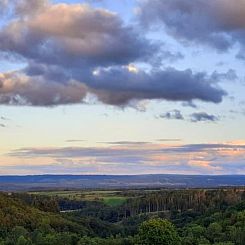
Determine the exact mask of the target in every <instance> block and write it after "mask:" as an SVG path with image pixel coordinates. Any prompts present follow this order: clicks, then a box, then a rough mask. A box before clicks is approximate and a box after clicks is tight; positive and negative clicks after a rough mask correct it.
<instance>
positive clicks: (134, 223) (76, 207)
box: [0, 188, 245, 245]
mask: <svg viewBox="0 0 245 245" xmlns="http://www.w3.org/2000/svg"><path fill="white" fill-rule="evenodd" d="M0 244H1V245H32V244H33V245H34V244H37V245H51V244H52V245H53V244H54V245H70V244H71V245H82V244H86V245H87V244H88V245H90V244H91V245H96V244H98V245H110V244H111V245H114V244H115V245H133V244H135V245H143V244H146V245H147V244H151V245H154V244H163V245H164V244H166V245H178V244H179V245H180V244H181V245H182V244H183V245H211V244H214V245H244V244H245V189H244V188H221V189H180V190H178V189H176V190H171V189H158V190H146V189H142V190H140V189H138V190H114V191H107V190H104V191H101V190H100V191H83V190H81V191H76V192H75V191H66V190H64V191H63V192H56V191H53V192H52V191H51V192H47V191H43V192H26V193H23V192H16V193H4V192H2V193H0Z"/></svg>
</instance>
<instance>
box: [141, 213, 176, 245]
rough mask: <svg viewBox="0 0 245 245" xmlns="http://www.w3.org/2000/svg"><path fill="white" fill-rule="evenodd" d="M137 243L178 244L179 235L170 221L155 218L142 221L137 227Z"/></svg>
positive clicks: (155, 244) (149, 244)
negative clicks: (138, 227)
mask: <svg viewBox="0 0 245 245" xmlns="http://www.w3.org/2000/svg"><path fill="white" fill-rule="evenodd" d="M139 243H140V244H142V245H158V244H159V245H160V244H161V245H178V244H180V237H179V236H178V234H177V232H176V230H175V228H174V226H173V224H172V223H170V222H169V221H167V220H165V219H159V218H156V219H151V220H148V221H145V222H143V223H142V225H141V226H140V229H139Z"/></svg>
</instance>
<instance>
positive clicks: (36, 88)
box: [0, 0, 226, 106]
mask: <svg viewBox="0 0 245 245" xmlns="http://www.w3.org/2000/svg"><path fill="white" fill-rule="evenodd" d="M6 6H8V7H9V10H8V11H7V9H6V10H5V12H6V13H9V11H10V9H11V11H12V18H11V19H10V20H9V21H8V22H7V23H5V25H3V26H2V27H0V53H3V54H5V56H6V57H11V59H19V60H22V61H23V62H25V63H26V64H27V65H26V68H24V69H22V70H19V71H15V72H9V73H1V74H0V103H1V104H5V105H33V106H53V105H59V104H73V103H82V102H83V101H84V100H85V98H86V96H87V95H88V94H93V95H95V97H96V98H97V99H98V100H99V101H101V102H103V103H105V104H110V105H118V106H125V105H127V104H128V103H130V101H132V100H144V99H148V100H151V99H163V100H169V101H187V102H190V101H192V100H194V99H197V100H201V101H206V102H213V103H220V102H221V101H222V99H223V97H224V96H225V95H226V92H225V91H224V90H223V89H222V88H220V87H219V86H218V85H217V83H218V82H219V80H220V77H218V76H213V75H212V74H211V75H208V74H206V73H205V72H199V73H194V72H193V71H191V70H188V69H187V70H177V69H174V68H171V67H167V68H164V69H161V68H156V69H150V70H149V71H144V70H142V69H140V68H137V67H136V66H135V65H133V64H132V63H137V62H141V63H142V62H143V63H145V64H146V65H147V66H150V67H151V64H153V63H154V62H155V60H154V59H155V58H156V59H157V58H159V57H161V59H164V56H168V57H166V58H169V52H166V51H163V50H162V47H161V44H159V43H154V42H153V41H152V40H149V39H147V38H146V37H145V36H144V35H143V32H142V31H139V30H136V28H135V27H134V26H130V25H126V24H125V23H124V22H123V21H122V20H121V19H120V17H119V16H118V15H116V14H115V13H112V12H109V11H108V10H104V9H95V8H92V7H91V6H89V5H87V4H53V3H51V2H49V1H46V0H36V1H34V0H31V1H26V0H21V1H10V2H9V3H8V5H6ZM166 54H167V55H166Z"/></svg>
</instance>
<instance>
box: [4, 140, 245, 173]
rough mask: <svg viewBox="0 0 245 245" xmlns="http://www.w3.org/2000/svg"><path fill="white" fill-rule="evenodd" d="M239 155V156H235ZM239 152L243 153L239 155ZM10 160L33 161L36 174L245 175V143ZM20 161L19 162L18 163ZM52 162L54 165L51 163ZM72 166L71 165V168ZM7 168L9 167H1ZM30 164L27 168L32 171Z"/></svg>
mask: <svg viewBox="0 0 245 245" xmlns="http://www.w3.org/2000/svg"><path fill="white" fill-rule="evenodd" d="M234 152H235V153H234ZM237 152H239V154H237ZM7 158H9V159H15V161H17V162H18V161H20V162H21V163H20V164H16V166H23V165H25V164H23V163H25V162H26V163H30V162H33V163H35V162H36V164H33V165H34V166H35V169H36V171H38V169H40V171H41V172H43V171H44V170H45V168H44V169H42V168H43V166H44V165H45V166H46V169H47V168H50V167H52V168H55V166H57V171H58V172H59V169H61V168H62V169H64V168H66V169H67V171H68V172H72V171H74V169H80V171H83V169H84V171H85V170H86V171H87V170H88V169H89V170H91V171H90V173H91V172H93V173H112V172H111V171H112V169H113V171H114V173H119V172H118V171H119V170H120V171H121V173H125V174H127V173H129V174H130V172H131V171H138V172H137V173H146V172H148V171H150V172H151V173H153V172H154V171H155V173H196V174H238V173H240V174H242V173H243V174H244V173H245V164H244V159H245V144H236V143H229V144H225V143H224V144H216V143H215V144H192V145H176V144H175V145H167V144H154V143H146V144H139V145H137V144H119V145H111V144H109V145H108V146H106V147H67V148H28V149H19V150H15V151H12V152H10V153H9V154H8V156H7ZM17 159H18V160H17ZM51 162H52V164H51ZM69 163H70V165H69ZM1 167H2V168H3V167H4V168H5V169H6V168H7V167H8V165H7V164H3V165H2V166H1ZM30 167H31V166H28V164H27V165H26V166H25V168H27V169H28V168H30ZM16 171H18V170H16Z"/></svg>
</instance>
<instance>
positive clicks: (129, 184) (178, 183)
mask: <svg viewBox="0 0 245 245" xmlns="http://www.w3.org/2000/svg"><path fill="white" fill-rule="evenodd" d="M227 186H231V187H232V186H245V175H220V176H218V175H216V176H210V175H209V176H208V175H168V174H159V175H120V176H118V175H32V176H31V175H30V176H0V190H2V191H27V190H43V189H81V188H85V189H89V188H95V189H97V188H98V189H100V188H101V189H103V188H104V189H118V188H120V189H121V188H164V187H166V188H204V187H206V188H217V187H227Z"/></svg>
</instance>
